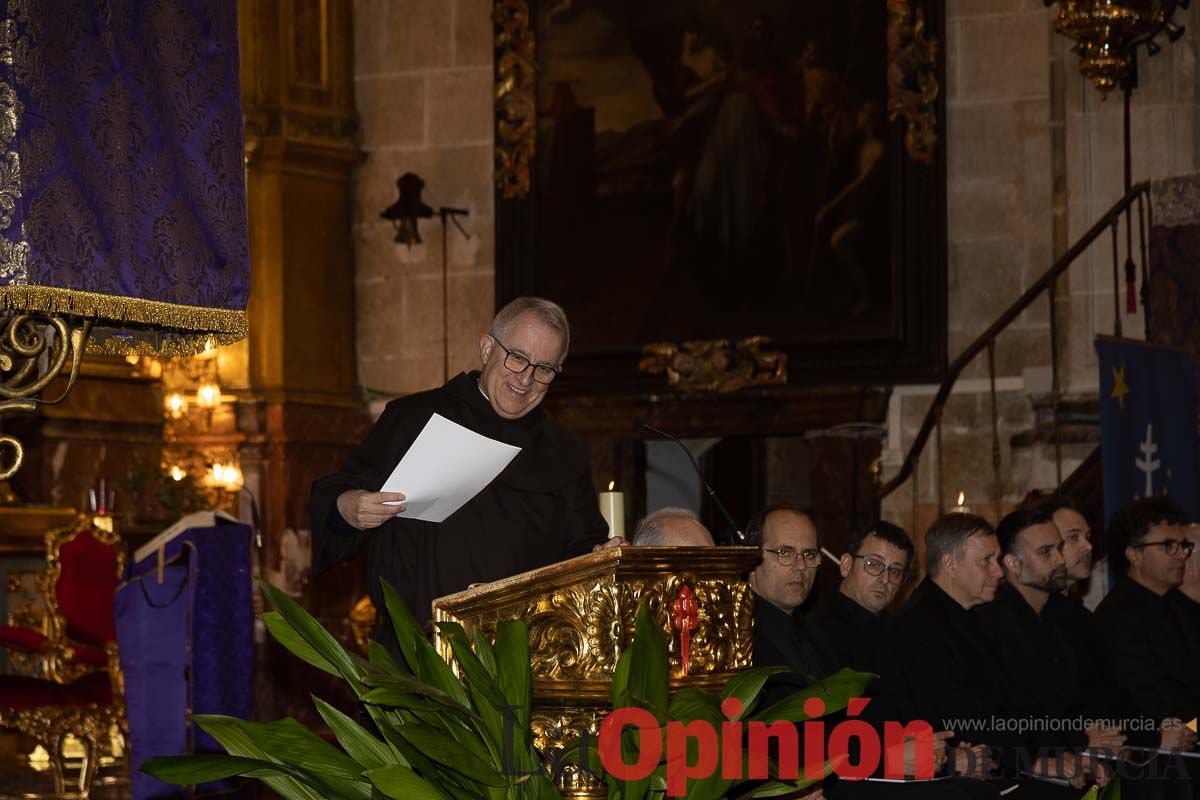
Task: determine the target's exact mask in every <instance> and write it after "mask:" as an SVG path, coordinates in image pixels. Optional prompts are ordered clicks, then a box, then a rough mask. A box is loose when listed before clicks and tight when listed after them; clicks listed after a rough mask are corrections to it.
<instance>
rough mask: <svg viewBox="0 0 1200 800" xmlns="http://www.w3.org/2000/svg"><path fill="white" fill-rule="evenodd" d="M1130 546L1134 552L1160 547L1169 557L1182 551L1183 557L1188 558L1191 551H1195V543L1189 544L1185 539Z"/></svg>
mask: <svg viewBox="0 0 1200 800" xmlns="http://www.w3.org/2000/svg"><path fill="white" fill-rule="evenodd" d="M1130 546H1131V547H1133V548H1134V549H1135V550H1141V549H1142V548H1144V547H1161V548H1162V549H1163V552H1164V553H1166V554H1167V555H1169V556H1173V555H1175V554H1176V553H1178V552H1179V551H1180V550H1182V551H1183V554H1184V556H1185V557H1187V558H1190V557H1191V555H1192V551H1193V550H1195V549H1196V543H1195V542H1189V541H1188V540H1187V539H1163V540H1162V541H1161V542H1142V543H1141V544H1135V545H1130Z"/></svg>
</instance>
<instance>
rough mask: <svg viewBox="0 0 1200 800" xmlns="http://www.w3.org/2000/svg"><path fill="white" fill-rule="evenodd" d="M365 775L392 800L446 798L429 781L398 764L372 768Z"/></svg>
mask: <svg viewBox="0 0 1200 800" xmlns="http://www.w3.org/2000/svg"><path fill="white" fill-rule="evenodd" d="M367 777H368V778H369V779H370V781H371V784H372V785H373V786H374V787H375V788H376V789H378V790H379V791H380V792H382V793H383V794H385V795H387V796H388V797H391V798H394V800H448V798H447V796H446V795H444V794H442V793H441V792H439V791H438V790H437V789H435V788H434V787H433V784H431V783H429V781H427V780H425V779H424V778H422V777H421V776H420V775H418V774H417V773H415V772H413V771H412V770H411V769H409V768H408V767H402V766H400V765H399V764H393V765H392V766H390V767H380V768H379V769H373V770H371V771H370V772H368V773H367Z"/></svg>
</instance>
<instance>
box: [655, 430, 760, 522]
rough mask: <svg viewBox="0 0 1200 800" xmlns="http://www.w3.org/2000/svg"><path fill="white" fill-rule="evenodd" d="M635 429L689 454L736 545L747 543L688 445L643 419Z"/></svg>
mask: <svg viewBox="0 0 1200 800" xmlns="http://www.w3.org/2000/svg"><path fill="white" fill-rule="evenodd" d="M633 427H635V428H637V429H638V430H644V431H650V432H651V433H657V434H658V435H659V436H661V437H663V438H664V439H670V440H671V441H672V442H674V443H675V444H677V445H679V447H680V448H681V449H682V450H683V452H685V453H687V457H688V461H690V462H692V469H694V470H695V471H696V477H697V478H699V479H700V485H701V486H703V487H704V489H705V491H707V492H708V496H709V497H711V498H712V501H713V505H715V506H716V507H717V510H718V511H720V512H721V516H722V517H724V518H725V521H726V522H728V523H729V527H730V529H731V530H732V531H733V535H734V536H736V537H737V540H736V542H735V544H736V543H739V542H742V541H745V539H746V535H745V534H744V533H742V529H741V528H739V527H738V525H737V523H736V522H734V521H733V517H732V516H731V515H730V513H729V511H727V510H726V509H725V505H724V504H723V503H722V502H721V498H719V497H717V493H716V492H714V491H713V488H712V487H711V486H709V485H708V481H706V480H704V473H702V472H701V471H700V465H699V464H697V463H696V457H695V456H693V455H692V451H691V450H688V447H687V445H686V444H684V443H683V442H681V441H679V439H677V438H676V437H674V436H672V435H671V434H669V433H667V432H666V431H660V430H659V429H658V428H656V427H654V426H653V425H651V424H650V423H648V422H646V420H644V419H642V418H641V417H634V418H633Z"/></svg>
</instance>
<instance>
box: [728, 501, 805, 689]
mask: <svg viewBox="0 0 1200 800" xmlns="http://www.w3.org/2000/svg"><path fill="white" fill-rule="evenodd" d="M742 544H744V545H747V546H750V547H760V548H762V551H763V558H762V562H761V563H759V565H758V566H757V567H756V568H755V569H754V571H753V572H751V573H750V588H751V589H753V590H754V595H755V596H754V666H756V667H761V666H791V667H795V668H796V669H800V670H801V671H804V672H807V673H808V674H809V675H815V674H816V672H817V671H818V670H819V664H818V662H817V660H816V654H815V653H814V652H813V650H812V647H811V645H809V644H808V643H806V642H803V641H802V640H801V638H800V629H799V627H798V625H797V618H796V609H798V608H799V607H800V606H801V605H803V604H804V601H805V600H807V599H808V593H809V592H810V591H812V587H813V581H814V580H815V579H816V577H817V568H818V567H819V566H821V551H820V549H818V545H817V528H816V526H815V525H813V521H812V519H811V518H810V517H809V516H808V514H807V513H806V512H804V511H802V510H801V509H799V508H797V507H796V506H792V505H774V506H768V507H767V508H765V509H763V510H762V511H760V512H759V513H757V514H755V515H754V517H752V518H751V520H750V522H748V523H747V524H746V538H745V540H744V541H743V542H742Z"/></svg>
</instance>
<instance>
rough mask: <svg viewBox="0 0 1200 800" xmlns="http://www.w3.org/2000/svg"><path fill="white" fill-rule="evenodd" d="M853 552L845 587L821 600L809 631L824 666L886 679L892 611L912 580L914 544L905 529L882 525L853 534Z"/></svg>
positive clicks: (844, 563)
mask: <svg viewBox="0 0 1200 800" xmlns="http://www.w3.org/2000/svg"><path fill="white" fill-rule="evenodd" d="M847 549H848V552H847V553H845V554H844V555H843V556H842V557H841V559H840V562H839V564H838V567H839V569H840V571H841V574H842V580H841V583H840V584H838V586H837V588H836V589H834V590H833V591H832V592H830V593H829V594H828V595H825V596H824V597H822V598H821V603H820V605H818V606H817V607H816V609H814V610H813V611H812V613H810V614H809V615H808V616H807V617H806V618H805V621H804V628H805V630H806V631H807V632H808V635H809V636H810V637H811V638H812V640H813V644H814V646H816V648H817V651H818V653H819V654H820V656H821V660H822V661H823V662H825V663H827V664H833V665H836V666H837V667H851V668H853V669H857V670H861V671H863V672H874V673H877V674H881V671H882V670H883V668H884V667H885V664H884V663H883V661H884V658H883V657H884V656H885V655H887V652H888V651H889V650H890V648H889V647H888V646H887V643H886V635H887V631H888V628H889V627H890V625H891V614H889V613H888V612H887V607H888V606H889V605H891V603H892V601H893V600H895V599H896V593H897V592H899V591H900V587H901V586H903V585H904V582H905V581H906V580H908V566H909V562H911V561H912V557H913V545H912V542H911V541H909V538H908V534H906V533H905V532H904V530H903V529H901V528H899V527H897V526H895V525H892V524H891V523H889V522H877V523H875V524H874V525H872V526H870V527H868V528H864V529H861V530H858V531H856V532H855V533H853V534H851V536H850V541H849V542H848V548H847Z"/></svg>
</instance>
